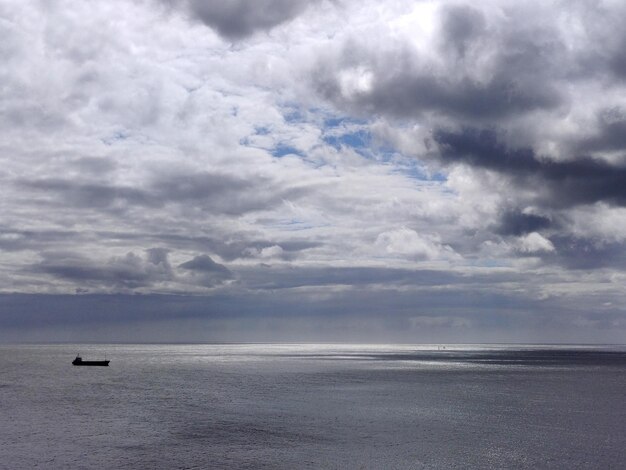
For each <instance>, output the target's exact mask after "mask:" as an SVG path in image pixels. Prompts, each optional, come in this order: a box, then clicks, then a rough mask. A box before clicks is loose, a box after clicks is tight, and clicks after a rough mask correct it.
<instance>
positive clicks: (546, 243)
mask: <svg viewBox="0 0 626 470" xmlns="http://www.w3.org/2000/svg"><path fill="white" fill-rule="evenodd" d="M518 249H519V250H520V251H521V252H522V253H538V252H545V251H548V252H550V251H554V245H553V244H552V242H551V241H550V240H548V239H547V238H545V237H543V236H541V235H540V234H539V233H537V232H531V233H529V234H527V235H524V236H523V237H520V239H519V243H518Z"/></svg>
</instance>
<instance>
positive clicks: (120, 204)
mask: <svg viewBox="0 0 626 470" xmlns="http://www.w3.org/2000/svg"><path fill="white" fill-rule="evenodd" d="M19 185H20V186H21V188H22V189H27V190H34V191H38V192H40V193H41V194H44V195H45V196H46V197H51V196H52V197H53V199H54V198H56V199H57V200H58V202H60V203H62V204H63V205H64V206H66V205H70V206H74V207H79V208H90V209H100V210H108V211H123V210H125V209H126V208H128V207H132V206H139V207H147V208H162V207H164V206H165V205H167V204H171V203H175V204H185V205H189V204H191V205H193V207H194V208H195V209H199V210H202V211H206V212H214V213H220V214H229V215H239V214H243V213H246V212H251V211H255V210H262V209H265V208H267V207H271V206H274V205H277V204H280V203H281V202H282V201H283V200H286V199H296V198H299V197H301V196H303V195H304V194H306V191H307V190H306V189H304V188H297V187H293V188H290V187H281V186H279V185H278V184H277V183H276V182H274V181H272V180H271V179H269V178H262V177H255V178H251V179H243V178H240V177H237V176H232V175H228V174H222V173H206V172H205V173H193V174H180V173H179V174H176V173H174V174H170V175H159V176H156V177H154V178H153V179H152V180H151V181H150V182H149V183H147V184H145V185H144V187H130V186H123V185H118V184H114V183H108V182H89V183H86V182H80V181H76V180H68V179H59V178H49V179H38V180H22V181H20V182H19Z"/></svg>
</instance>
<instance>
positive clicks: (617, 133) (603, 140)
mask: <svg viewBox="0 0 626 470" xmlns="http://www.w3.org/2000/svg"><path fill="white" fill-rule="evenodd" d="M593 131H594V132H593V134H592V135H590V136H587V137H585V138H583V139H579V140H575V141H574V142H573V145H572V148H573V149H574V150H576V149H578V150H580V151H584V152H598V151H600V152H602V151H622V152H624V151H625V150H626V112H625V111H624V110H623V109H622V108H620V107H613V108H608V109H603V110H601V111H600V112H599V113H598V115H597V125H596V127H595V128H594V129H593ZM622 158H624V157H622Z"/></svg>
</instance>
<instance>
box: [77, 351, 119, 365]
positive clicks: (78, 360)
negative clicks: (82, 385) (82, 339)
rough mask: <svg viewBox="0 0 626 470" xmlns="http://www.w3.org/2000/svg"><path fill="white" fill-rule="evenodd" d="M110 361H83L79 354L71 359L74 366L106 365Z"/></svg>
mask: <svg viewBox="0 0 626 470" xmlns="http://www.w3.org/2000/svg"><path fill="white" fill-rule="evenodd" d="M109 362H111V361H106V360H105V361H83V359H82V358H81V357H80V354H79V355H77V356H76V359H74V360H73V361H72V365H74V366H108V365H109Z"/></svg>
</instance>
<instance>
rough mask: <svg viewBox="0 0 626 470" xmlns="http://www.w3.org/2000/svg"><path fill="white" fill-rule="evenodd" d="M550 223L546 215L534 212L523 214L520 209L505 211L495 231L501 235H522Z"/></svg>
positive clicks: (546, 226) (538, 229) (547, 225)
mask: <svg viewBox="0 0 626 470" xmlns="http://www.w3.org/2000/svg"><path fill="white" fill-rule="evenodd" d="M551 225H552V221H551V220H550V219H549V218H548V217H544V216H541V215H535V214H524V213H522V212H520V211H507V212H505V213H504V214H503V215H502V217H501V219H500V223H499V225H498V226H497V228H496V232H497V233H500V234H502V235H515V236H519V235H524V234H527V233H530V232H537V231H540V230H543V229H546V228H548V227H550V226H551Z"/></svg>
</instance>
